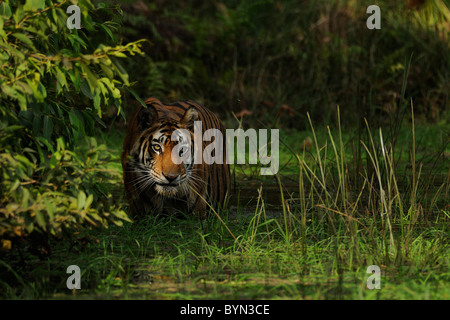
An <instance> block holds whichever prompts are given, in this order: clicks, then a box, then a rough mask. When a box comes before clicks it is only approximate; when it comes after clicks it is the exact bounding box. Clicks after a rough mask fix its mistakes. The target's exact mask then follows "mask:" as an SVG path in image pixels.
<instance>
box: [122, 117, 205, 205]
mask: <svg viewBox="0 0 450 320" xmlns="http://www.w3.org/2000/svg"><path fill="white" fill-rule="evenodd" d="M145 110H148V109H145ZM142 113H143V114H142V115H141V114H140V121H139V122H138V123H139V126H140V129H141V130H142V133H141V136H140V137H139V139H138V142H137V143H136V144H135V146H134V148H133V149H132V151H131V153H130V156H131V159H130V167H131V169H132V170H133V171H134V173H135V175H136V179H135V181H134V184H135V186H136V189H137V191H138V192H139V193H145V192H147V191H148V190H150V189H154V190H155V191H156V193H157V194H159V195H160V196H162V197H165V198H173V197H180V196H184V195H187V194H188V193H189V189H190V188H189V187H190V185H192V173H193V169H194V164H193V160H192V159H193V152H194V150H193V143H192V139H193V133H192V131H191V130H190V129H191V123H192V122H193V121H195V120H196V118H197V113H196V111H195V110H194V109H192V110H191V111H190V110H188V111H186V114H185V116H184V117H183V118H182V119H181V120H180V121H176V120H173V119H161V120H159V119H158V120H157V121H155V120H156V119H155V114H154V113H152V111H151V110H150V113H149V112H148V111H143V112H142ZM138 120H139V119H138ZM180 129H181V130H180Z"/></svg>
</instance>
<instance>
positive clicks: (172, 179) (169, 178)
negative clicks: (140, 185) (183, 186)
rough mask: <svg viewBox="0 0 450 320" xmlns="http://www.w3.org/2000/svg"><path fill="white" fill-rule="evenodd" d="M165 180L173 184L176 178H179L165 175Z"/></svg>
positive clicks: (174, 175)
mask: <svg viewBox="0 0 450 320" xmlns="http://www.w3.org/2000/svg"><path fill="white" fill-rule="evenodd" d="M163 176H164V178H166V179H167V181H169V183H172V182H173V181H174V180H175V179H176V178H178V176H179V175H178V174H170V173H169V174H165V173H163Z"/></svg>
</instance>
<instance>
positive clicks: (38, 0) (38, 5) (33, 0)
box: [23, 0, 45, 11]
mask: <svg viewBox="0 0 450 320" xmlns="http://www.w3.org/2000/svg"><path fill="white" fill-rule="evenodd" d="M44 7H45V0H27V1H26V2H25V5H24V6H23V10H24V11H38V10H42V9H44Z"/></svg>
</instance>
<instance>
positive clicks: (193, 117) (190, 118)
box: [180, 107, 200, 131]
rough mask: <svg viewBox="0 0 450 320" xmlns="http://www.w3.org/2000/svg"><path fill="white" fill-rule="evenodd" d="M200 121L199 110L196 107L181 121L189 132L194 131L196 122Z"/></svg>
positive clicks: (186, 113)
mask: <svg viewBox="0 0 450 320" xmlns="http://www.w3.org/2000/svg"><path fill="white" fill-rule="evenodd" d="M197 120H200V117H199V115H198V111H197V109H195V108H194V107H190V108H189V109H187V110H186V112H185V113H184V116H183V118H182V119H181V121H180V122H181V123H182V124H183V125H184V126H185V127H186V128H188V129H189V130H191V131H192V130H193V129H194V121H197Z"/></svg>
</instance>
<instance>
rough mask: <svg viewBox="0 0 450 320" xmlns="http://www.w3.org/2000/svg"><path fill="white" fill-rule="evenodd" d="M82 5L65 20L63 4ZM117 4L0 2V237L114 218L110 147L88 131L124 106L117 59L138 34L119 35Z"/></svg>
mask: <svg viewBox="0 0 450 320" xmlns="http://www.w3.org/2000/svg"><path fill="white" fill-rule="evenodd" d="M71 4H77V5H78V6H79V7H80V9H81V25H82V28H81V29H72V30H70V29H68V28H67V26H66V20H67V18H68V16H69V14H67V13H66V8H67V7H68V6H69V5H71ZM121 14H122V13H121V10H120V8H118V7H116V6H108V7H107V6H105V5H104V4H101V3H100V4H97V5H96V6H94V5H93V3H92V2H91V1H89V0H82V1H79V2H76V1H67V0H56V1H49V0H27V1H26V2H25V4H23V2H22V1H15V0H6V1H3V2H1V3H0V65H1V68H0V89H1V90H0V163H1V166H0V175H1V182H0V194H1V197H0V239H2V245H3V247H4V248H6V249H8V248H9V247H10V246H11V241H10V240H9V239H11V238H12V237H15V236H26V235H28V234H30V233H31V232H33V231H37V232H46V233H49V234H52V235H56V236H61V235H62V234H63V232H64V230H68V229H73V228H76V229H78V230H80V229H82V226H89V225H95V226H99V225H103V226H107V225H108V223H111V222H113V223H117V224H120V223H122V221H123V220H124V219H125V220H127V219H128V218H127V216H126V214H125V212H124V211H123V210H122V208H121V207H120V205H118V204H114V203H113V202H112V201H108V198H111V194H110V192H109V191H108V188H105V185H106V184H108V183H112V181H114V182H117V181H118V180H120V177H117V173H116V172H114V171H112V170H108V169H107V162H108V154H107V153H105V152H104V146H99V145H97V142H96V140H95V139H93V138H88V136H94V135H95V134H96V130H97V129H98V128H101V127H105V124H104V122H103V121H102V115H104V113H105V112H107V111H108V110H111V109H113V110H114V112H115V113H116V114H120V113H123V111H122V109H121V105H122V96H123V92H124V90H125V89H128V88H129V85H130V83H129V78H128V74H127V72H126V71H125V69H124V68H123V66H122V63H121V60H124V59H126V58H127V57H128V56H131V55H135V54H140V53H141V49H140V45H141V44H140V41H137V42H131V43H127V44H118V40H117V38H116V37H115V36H114V33H115V32H116V30H117V28H118V27H119V26H120V21H121Z"/></svg>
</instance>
